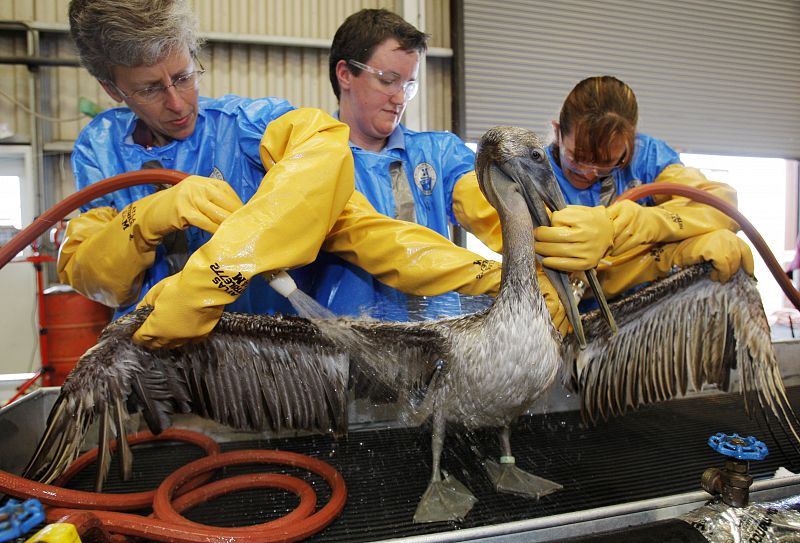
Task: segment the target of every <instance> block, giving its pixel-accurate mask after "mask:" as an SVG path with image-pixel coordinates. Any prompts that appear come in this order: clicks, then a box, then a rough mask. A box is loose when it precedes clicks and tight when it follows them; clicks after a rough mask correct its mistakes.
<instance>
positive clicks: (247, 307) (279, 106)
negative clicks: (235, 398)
mask: <svg viewBox="0 0 800 543" xmlns="http://www.w3.org/2000/svg"><path fill="white" fill-rule="evenodd" d="M293 109H295V108H294V106H292V105H291V104H289V102H287V101H286V100H283V99H279V98H262V99H257V100H253V99H249V98H241V97H239V96H233V95H227V96H223V97H221V98H218V99H211V98H204V97H201V98H200V99H199V104H198V113H197V124H196V126H195V130H194V132H193V133H192V135H191V136H189V137H188V138H186V139H184V140H173V141H172V142H170V143H169V144H167V145H165V146H162V147H152V148H145V147H143V146H142V145H139V144H136V143H133V139H132V134H133V130H134V127H135V125H136V116H135V115H134V114H133V112H131V110H129V109H128V108H113V109H110V110H107V111H104V112H102V113H100V114H99V115H98V116H97V117H96V118H94V119H93V120H92V122H90V123H89V124H88V125H87V126H86V127H85V128H84V129H83V130H82V131H81V133H80V135H79V136H78V139H77V141H76V142H75V148H74V151H73V153H72V170H73V172H74V175H75V182H76V186H77V188H78V190H80V189H82V188H84V187H86V186H88V185H91V184H92V183H95V182H97V181H101V180H103V179H107V178H109V177H112V176H114V175H118V174H120V173H125V172H130V171H136V170H140V169H142V165H143V164H145V163H147V162H150V161H158V162H159V163H160V164H161V166H163V167H164V168H170V169H174V170H179V171H182V172H186V173H189V174H195V175H202V176H206V177H218V178H222V179H225V180H226V181H227V182H228V183H229V184H230V185H231V186H232V187H233V189H234V190H235V191H236V193H237V194H238V195H239V197H240V198H241V200H242V201H243V202H247V201H248V200H249V199H250V198H251V197H252V196H253V194H254V193H255V192H256V190H257V189H258V187H259V185H260V183H261V180H262V178H263V177H264V174H265V169H264V166H263V164H262V162H261V158H260V156H259V144H260V142H261V138H262V136H263V135H264V131H265V130H266V127H267V125H268V124H269V123H270V122H271V121H273V120H274V119H277V118H278V117H280V116H281V115H283V114H284V113H287V112H289V111H291V110H293ZM156 190H157V187H155V186H154V185H139V186H134V187H130V188H126V189H122V190H119V191H116V192H114V193H112V194H108V195H106V196H103V197H101V198H98V199H96V200H94V201H92V202H91V203H90V204H88V205H86V206H84V207H83V208H82V210H83V211H86V210H87V209H90V208H94V207H100V206H110V207H113V208H114V209H117V210H121V209H123V208H124V207H125V206H127V205H128V204H130V203H132V202H134V201H136V200H139V199H141V198H143V197H145V196H148V195H150V194H153V193H154V192H155V191H156ZM185 232H186V236H187V240H188V243H189V252H190V253H192V252H194V251H195V250H196V249H197V248H198V247H200V246H201V245H202V244H204V243H205V242H206V241H208V239H209V238H210V237H211V235H210V234H208V233H207V232H204V231H202V230H200V229H198V228H194V227H191V228H188V229H186V230H185ZM168 275H169V270H168V266H167V262H166V260H165V251H164V247H163V246H159V247H158V248H157V250H156V261H155V264H154V265H153V267H152V268H150V269H149V270H147V272H146V274H145V278H144V282H143V284H142V290H141V295H140V299H141V297H142V296H144V294H145V293H146V292H147V291H148V290H150V288H151V287H152V286H153V285H155V284H156V283H158V282H159V281H160V280H161V279H163V278H164V277H167V276H168ZM297 276H298V277H297V278H296V281H298V283H303V281H302V280H298V278H301V277H302V276H303V273H302V271H301V272H298V273H297ZM137 303H138V301H137V302H135V303H134V304H131V305H130V306H127V307H121V308H119V309H118V310H117V315H120V314H124V313H127V312H128V311H130V310H132V309H133V308H134V307H136V304H137ZM226 309H227V310H229V311H240V312H246V313H267V312H281V313H290V314H291V313H294V310H293V309H292V307H291V305H290V304H289V303H288V301H287V300H286V299H285V298H283V297H282V296H281V295H279V294H278V293H276V292H275V291H274V290H273V289H272V288H271V287H270V286H269V285H268V284H267V282H266V281H264V280H263V279H262V278H260V277H258V278H254V280H253V281H251V283H250V286H249V287H248V289H247V290H246V291H245V292H244V294H243V295H242V296H240V297H239V298H238V299H237V300H236V301H235V302H234V303H232V304H230V305H228V306H227V307H226Z"/></svg>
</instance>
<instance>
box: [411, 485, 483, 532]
mask: <svg viewBox="0 0 800 543" xmlns="http://www.w3.org/2000/svg"><path fill="white" fill-rule="evenodd" d="M476 501H478V499H477V498H476V497H475V496H473V495H472V493H471V492H470V491H469V490H468V489H467V487H465V486H464V485H463V484H462V483H460V482H459V481H458V480H457V479H454V478H453V477H450V476H449V475H447V474H445V476H444V480H443V481H431V483H430V484H429V485H428V488H427V489H426V490H425V494H423V495H422V499H421V500H420V501H419V505H417V510H416V512H415V513H414V522H415V523H422V522H445V521H448V520H463V519H464V517H465V516H466V515H467V513H469V511H470V509H472V506H473V505H474V504H475V502H476Z"/></svg>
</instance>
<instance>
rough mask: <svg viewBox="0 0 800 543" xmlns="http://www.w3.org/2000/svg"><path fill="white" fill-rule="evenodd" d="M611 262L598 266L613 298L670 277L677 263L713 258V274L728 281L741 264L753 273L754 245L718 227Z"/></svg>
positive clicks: (604, 283) (606, 290)
mask: <svg viewBox="0 0 800 543" xmlns="http://www.w3.org/2000/svg"><path fill="white" fill-rule="evenodd" d="M610 260H612V265H611V266H601V267H600V268H598V272H599V273H598V276H599V278H600V284H601V285H602V287H603V291H604V292H605V293H606V295H607V296H608V297H609V298H611V297H614V296H616V295H618V294H621V293H623V292H625V291H626V290H628V289H629V288H632V287H634V286H636V285H639V284H641V283H644V282H646V281H653V280H655V279H659V278H662V277H666V276H667V275H668V274H669V272H670V271H671V270H672V268H673V266H679V267H687V266H691V265H694V264H699V263H701V262H710V263H711V265H712V266H713V267H714V270H713V271H712V272H711V278H712V279H714V280H716V281H720V282H725V281H727V280H728V279H730V278H731V276H732V275H733V274H734V273H736V272H737V271H738V270H739V268H740V267H741V268H744V270H745V271H746V272H747V273H749V274H751V275H752V274H753V254H752V252H751V251H750V247H749V246H748V245H747V243H745V242H744V241H743V240H742V239H741V238H739V237H738V236H737V235H736V234H734V233H733V232H731V231H730V230H716V231H714V232H708V233H706V234H702V235H700V236H695V237H692V238H689V239H686V240H683V241H680V242H675V243H667V244H664V245H654V246H651V248H650V250H649V251H647V252H644V253H641V254H638V255H636V256H635V257H633V258H629V257H628V256H627V255H621V256H620V257H612V258H611V259H610Z"/></svg>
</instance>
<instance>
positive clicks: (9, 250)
mask: <svg viewBox="0 0 800 543" xmlns="http://www.w3.org/2000/svg"><path fill="white" fill-rule="evenodd" d="M188 176H189V174H186V173H183V172H179V171H177V170H167V169H163V168H155V169H152V170H139V171H136V172H127V173H122V174H119V175H115V176H114V177H109V178H108V179H104V180H103V181H98V182H97V183H93V184H91V185H89V186H88V187H86V188H83V189H81V190H79V191H78V192H75V193H73V194H71V195H69V196H68V197H66V198H64V199H63V200H61V201H60V202H59V203H57V204H56V205H54V206H53V207H51V208H50V209H48V210H47V211H45V212H44V213H42V214H41V215H39V216H38V217H37V218H36V219H35V220H34V221H33V222H32V223H31V224H30V225H28V226H27V227H25V228H24V229H22V230H21V231H20V232H19V233H18V234H17V235H16V236H14V237H13V238H11V241H9V242H8V243H6V244H5V245H3V247H0V268H2V267H3V266H5V265H6V264H8V263H9V262H10V261H11V259H12V258H14V257H15V256H16V255H17V254H18V253H19V252H20V251H21V250H23V249H24V248H25V247H27V246H28V245H30V244H31V243H32V242H33V240H35V239H36V238H38V237H39V236H41V235H42V234H43V233H45V232H46V231H47V229H48V228H51V227H52V226H53V225H54V224H56V223H57V222H58V221H60V220H61V219H63V218H64V217H66V216H67V215H68V214H70V213H71V212H73V211H75V210H76V209H78V208H79V207H81V206H82V205H83V204H88V203H89V202H91V201H92V200H94V199H95V198H99V197H100V196H103V195H105V194H108V193H109V192H114V191H115V190H119V189H124V188H126V187H132V186H134V185H149V184H162V183H166V184H168V185H177V184H178V183H179V182H180V181H182V180H183V179H185V178H186V177H188Z"/></svg>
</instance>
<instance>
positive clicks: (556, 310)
mask: <svg viewBox="0 0 800 543" xmlns="http://www.w3.org/2000/svg"><path fill="white" fill-rule="evenodd" d="M536 278H537V279H538V280H539V290H540V291H541V293H542V296H543V297H544V303H545V305H546V306H547V311H549V312H550V318H551V319H552V320H553V326H555V328H556V330H558V333H559V334H561V337H564V336H566V335H567V334H569V333H570V332H572V325H571V324H570V323H569V319H568V318H567V311H566V310H565V309H564V305H563V304H562V303H561V299H560V298H559V297H558V292H556V289H554V288H553V284H552V283H551V282H550V279H548V278H547V276H546V275H545V274H544V272H543V271H542V267H541V266H539V265H538V262H537V266H536Z"/></svg>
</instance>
